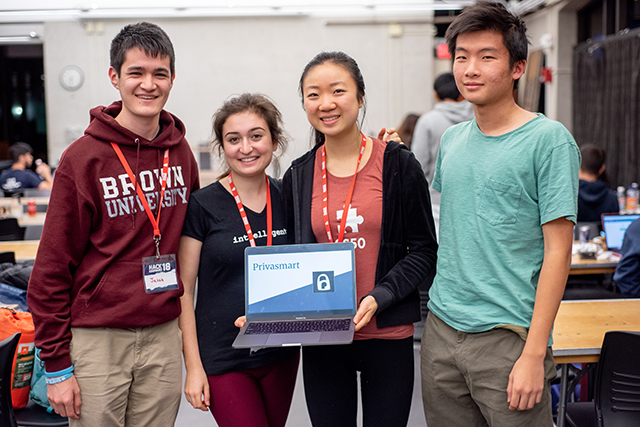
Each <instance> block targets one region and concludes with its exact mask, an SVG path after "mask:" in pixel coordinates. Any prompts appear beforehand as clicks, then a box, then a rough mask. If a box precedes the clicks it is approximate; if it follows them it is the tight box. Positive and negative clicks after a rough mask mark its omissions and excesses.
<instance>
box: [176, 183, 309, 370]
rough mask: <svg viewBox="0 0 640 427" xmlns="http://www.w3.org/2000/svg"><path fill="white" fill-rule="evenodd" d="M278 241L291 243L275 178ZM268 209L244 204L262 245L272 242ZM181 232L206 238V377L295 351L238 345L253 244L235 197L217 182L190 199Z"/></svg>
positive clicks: (202, 301)
mask: <svg viewBox="0 0 640 427" xmlns="http://www.w3.org/2000/svg"><path fill="white" fill-rule="evenodd" d="M270 182H271V185H270V190H271V205H272V214H273V234H274V236H273V244H274V245H283V244H286V243H287V235H286V219H285V216H284V209H283V206H282V193H281V186H280V183H279V182H277V181H275V180H271V181H270ZM266 211H267V209H266V207H265V209H264V210H263V211H262V212H260V213H256V212H253V211H251V210H250V209H248V208H246V207H245V212H246V213H247V219H248V220H249V225H250V226H251V230H252V232H253V236H254V238H255V241H256V245H257V246H265V245H266V244H267V212H266ZM182 234H183V235H185V236H189V237H192V238H194V239H196V240H199V241H201V242H202V251H201V253H200V266H199V270H198V292H197V301H196V327H197V331H198V345H199V347H200V358H201V359H202V364H203V365H204V370H205V372H206V373H207V375H221V374H225V373H228V372H235V371H240V370H244V369H250V368H256V367H260V366H265V365H268V364H271V363H275V362H277V361H280V360H283V359H285V358H287V357H289V356H292V355H293V354H295V353H296V352H297V351H298V349H297V348H269V349H263V350H260V351H259V352H257V353H254V354H253V355H251V354H250V351H249V350H248V349H233V348H231V344H232V343H233V340H234V339H235V338H236V336H237V334H238V332H239V329H238V328H236V327H235V326H234V324H233V322H234V321H235V320H236V319H237V318H238V317H239V316H242V315H244V314H245V313H244V249H245V248H246V247H247V246H250V243H249V241H248V239H247V233H246V230H245V228H244V225H243V223H242V219H241V217H240V213H239V212H238V207H237V205H236V202H235V199H234V198H233V196H232V195H231V194H230V193H229V192H228V191H227V190H226V189H225V188H224V187H223V186H222V184H220V183H219V182H215V183H213V184H211V185H209V186H207V187H205V188H202V189H200V190H198V191H196V192H194V193H193V194H191V198H190V199H189V207H188V208H187V216H186V218H185V222H184V227H183V229H182Z"/></svg>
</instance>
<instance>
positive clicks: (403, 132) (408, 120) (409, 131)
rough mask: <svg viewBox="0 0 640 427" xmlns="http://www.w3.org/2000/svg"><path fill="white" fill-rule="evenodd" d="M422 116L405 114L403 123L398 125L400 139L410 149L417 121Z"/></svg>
mask: <svg viewBox="0 0 640 427" xmlns="http://www.w3.org/2000/svg"><path fill="white" fill-rule="evenodd" d="M419 118H420V116H418V115H417V114H413V113H409V114H407V115H406V116H405V118H404V120H403V121H402V124H401V125H400V126H399V127H398V135H399V136H400V140H401V141H402V143H403V144H404V145H406V146H407V148H408V149H411V141H412V139H413V131H414V129H415V127H416V123H417V122H418V119H419Z"/></svg>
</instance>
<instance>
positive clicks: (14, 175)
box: [0, 142, 53, 196]
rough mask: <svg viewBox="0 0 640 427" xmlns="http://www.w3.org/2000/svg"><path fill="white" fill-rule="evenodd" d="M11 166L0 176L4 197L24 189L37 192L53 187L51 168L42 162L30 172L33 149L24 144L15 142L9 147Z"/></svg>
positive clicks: (0, 185)
mask: <svg viewBox="0 0 640 427" xmlns="http://www.w3.org/2000/svg"><path fill="white" fill-rule="evenodd" d="M9 151H10V152H11V159H12V160H13V165H12V166H11V168H10V169H6V170H4V171H2V174H0V187H1V188H2V190H3V191H4V193H5V196H11V195H12V194H16V193H21V192H22V191H23V190H24V189H25V188H36V189H38V190H50V189H51V186H52V185H53V177H52V176H51V168H50V167H49V165H47V164H46V163H43V162H42V161H40V162H39V164H37V165H36V171H35V172H33V171H32V170H31V166H32V165H33V148H31V146H30V145H29V144H27V143H26V142H16V143H15V144H13V145H12V146H11V147H9Z"/></svg>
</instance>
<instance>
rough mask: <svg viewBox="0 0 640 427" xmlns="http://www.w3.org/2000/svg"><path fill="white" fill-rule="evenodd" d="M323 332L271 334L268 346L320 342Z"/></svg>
mask: <svg viewBox="0 0 640 427" xmlns="http://www.w3.org/2000/svg"><path fill="white" fill-rule="evenodd" d="M321 335H322V332H304V333H300V334H271V335H269V338H268V339H267V345H284V344H303V343H304V344H306V343H316V342H319V341H320V336H321Z"/></svg>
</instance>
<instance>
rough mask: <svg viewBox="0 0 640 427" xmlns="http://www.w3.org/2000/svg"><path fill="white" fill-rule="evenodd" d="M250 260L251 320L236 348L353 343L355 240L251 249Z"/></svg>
mask: <svg viewBox="0 0 640 427" xmlns="http://www.w3.org/2000/svg"><path fill="white" fill-rule="evenodd" d="M244 262H245V264H244V265H245V313H246V316H247V322H246V324H245V325H244V327H243V328H242V329H241V330H240V333H239V334H238V337H237V338H236V340H235V341H234V342H233V347H234V348H248V347H254V348H260V347H280V346H294V345H295V346H297V345H325V344H348V343H350V342H352V341H353V332H354V323H353V316H354V315H355V314H356V275H355V254H354V246H353V244H352V243H316V244H308V245H286V246H259V247H248V248H246V249H245V255H244Z"/></svg>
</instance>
